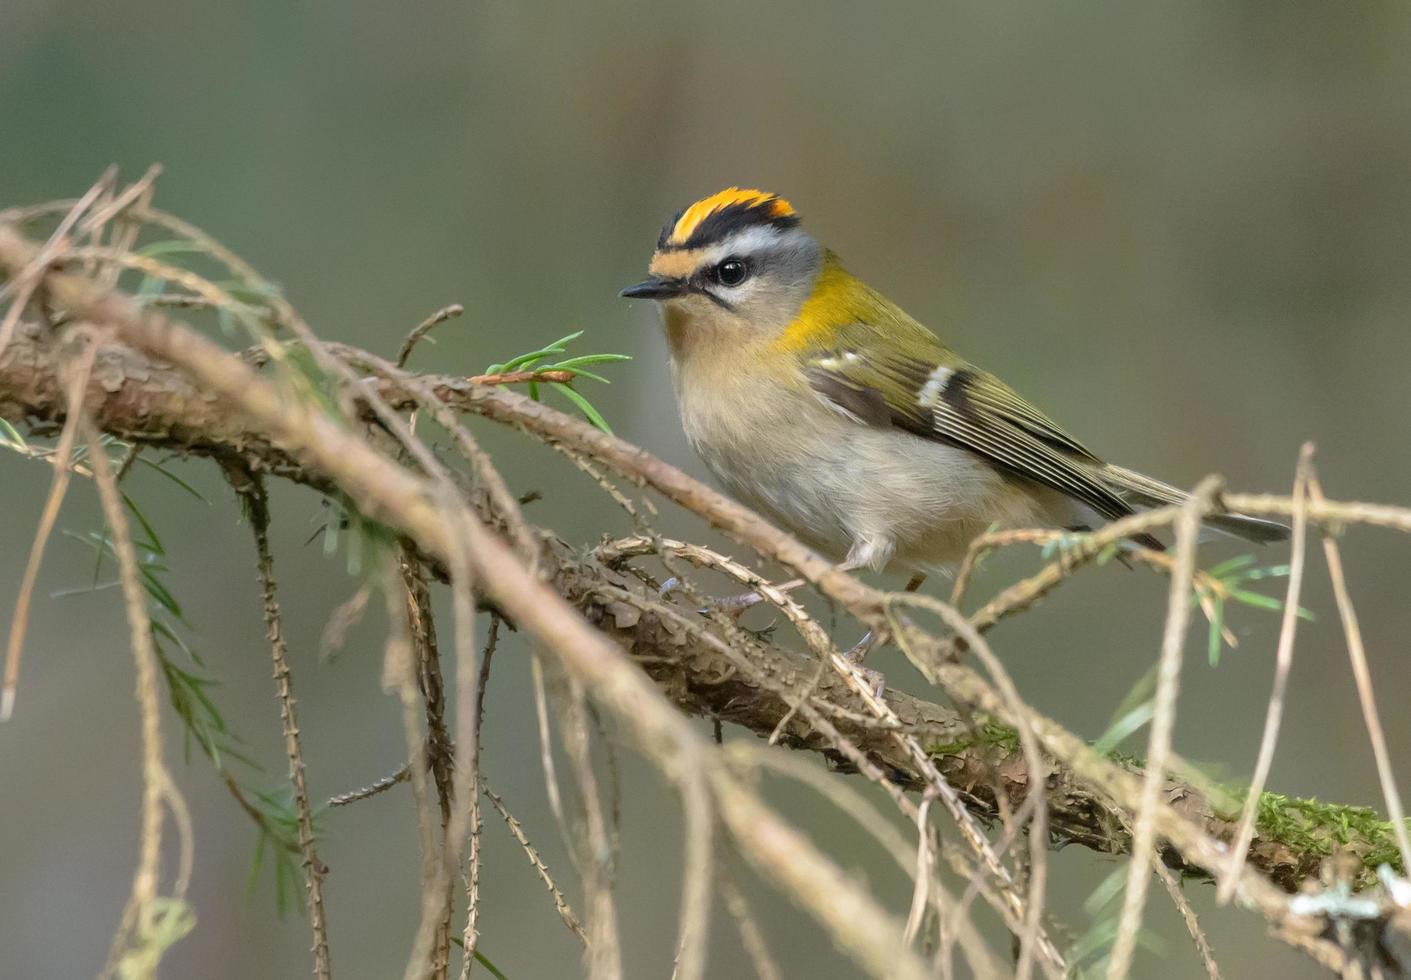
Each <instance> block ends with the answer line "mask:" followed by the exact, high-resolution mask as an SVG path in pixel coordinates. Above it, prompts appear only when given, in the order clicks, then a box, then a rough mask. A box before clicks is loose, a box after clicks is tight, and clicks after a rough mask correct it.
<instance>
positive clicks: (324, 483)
mask: <svg viewBox="0 0 1411 980" xmlns="http://www.w3.org/2000/svg"><path fill="white" fill-rule="evenodd" d="M0 254H2V253H0ZM57 356H58V355H57V350H56V349H55V348H54V347H53V346H52V345H51V344H50V343H49V342H47V341H46V339H45V338H44V337H43V335H42V331H41V328H40V327H39V326H38V325H35V324H21V326H20V328H19V330H18V331H17V333H16V336H15V340H14V341H13V342H12V343H11V345H10V347H9V348H7V349H6V350H4V351H0V416H3V417H5V418H7V419H10V420H13V421H15V422H17V423H26V424H28V426H29V427H30V428H31V430H32V431H35V432H39V433H43V432H56V431H58V429H59V427H61V426H62V424H63V421H64V418H65V398H64V393H63V386H62V381H61V378H60V376H59V371H58V367H59V366H58V363H57ZM423 380H424V381H425V382H426V383H427V384H428V385H430V386H432V387H433V388H434V389H435V390H436V391H438V392H442V393H446V394H448V395H450V394H454V395H455V396H456V398H457V402H456V404H457V407H459V408H461V409H463V410H466V411H476V412H481V413H483V414H485V415H487V416H489V417H492V418H495V419H497V420H501V421H505V422H506V423H509V424H514V423H515V422H516V421H517V420H524V421H523V422H522V424H523V425H525V426H526V427H531V426H532V427H533V428H534V431H536V432H541V433H568V432H575V433H576V432H577V431H578V430H580V429H586V430H587V431H586V432H584V433H582V437H583V438H584V439H585V440H587V441H596V440H598V439H599V438H600V437H601V438H603V439H606V438H609V437H605V436H602V434H601V433H597V432H596V430H592V429H589V428H588V427H587V426H585V425H583V424H582V423H580V422H578V421H577V420H576V419H572V418H570V417H568V416H566V415H563V414H562V413H558V412H555V411H553V410H552V409H550V408H547V407H546V406H543V405H540V404H539V403H537V402H534V401H531V400H530V399H528V398H525V397H523V396H521V395H518V394H516V393H515V392H512V391H504V390H500V389H495V388H486V389H472V388H470V387H469V386H466V385H465V384H464V381H463V380H462V379H458V378H454V377H445V376H423ZM387 387H388V389H389V390H391V386H387ZM87 405H88V408H89V412H90V415H91V416H92V418H93V419H94V422H95V424H97V425H99V426H100V427H101V428H102V429H103V430H104V431H106V432H108V433H110V434H112V435H114V436H117V437H118V438H121V439H124V440H126V441H130V442H134V443H138V444H141V445H145V446H149V447H151V448H153V449H159V450H168V451H171V452H176V453H185V454H190V455H196V456H207V457H212V458H215V459H218V460H219V459H227V460H231V459H233V460H238V461H241V462H243V463H247V464H249V465H250V466H251V467H252V468H254V469H255V470H257V471H259V472H263V473H267V474H270V475H273V476H278V477H281V478H285V479H289V480H293V481H295V482H298V483H301V484H304V485H307V486H310V487H313V488H315V489H318V490H321V491H326V490H330V489H331V488H332V483H331V481H329V480H328V479H327V478H326V477H325V476H324V475H323V474H322V473H320V472H319V471H317V470H314V469H311V468H309V467H307V466H305V465H303V464H301V463H300V462H298V461H297V460H296V459H295V458H294V457H293V456H292V455H291V454H290V453H289V452H288V451H287V450H286V449H284V448H283V447H281V446H280V445H278V444H276V443H275V442H274V441H272V440H271V439H270V438H269V435H268V434H267V433H266V432H264V431H263V430H261V429H260V428H259V427H257V426H255V425H252V424H251V422H250V421H249V420H248V419H246V418H244V417H242V416H239V415H237V414H234V413H232V412H230V411H229V410H228V409H227V408H226V407H224V406H223V405H222V403H221V402H220V400H219V399H217V398H216V397H215V396H214V395H213V394H212V393H210V392H209V391H208V390H206V391H203V390H201V389H200V388H199V387H198V386H197V385H196V384H195V383H193V382H192V381H191V380H189V378H188V377H187V376H186V375H185V374H184V373H182V372H181V371H179V370H177V369H176V368H174V367H173V366H172V365H170V364H168V363H163V362H160V361H155V360H153V359H152V358H150V357H147V356H145V355H143V354H141V353H139V352H137V351H135V350H133V349H131V348H129V347H126V346H121V345H115V344H107V345H104V346H102V347H100V348H99V350H98V354H97V358H96V361H95V364H94V369H93V378H92V380H91V381H90V382H89V386H88V391H87ZM638 453H639V457H638V458H641V459H643V460H645V461H647V463H646V465H647V466H648V469H649V471H655V469H656V466H657V464H659V463H660V461H657V460H654V459H652V458H651V457H649V456H647V455H646V454H645V453H644V452H642V451H640V450H638ZM660 466H661V467H666V464H660ZM683 479H688V478H684V477H683ZM696 487H698V488H699V491H704V492H712V491H709V490H708V488H705V487H701V486H700V485H699V484H696ZM687 489H688V491H689V490H690V489H691V488H689V487H688V488H687ZM687 496H688V497H689V493H688V494H687ZM1270 499H1271V500H1272V499H1275V498H1270ZM1325 507H1326V508H1327V513H1328V514H1329V515H1330V516H1331V517H1333V518H1334V519H1340V518H1342V516H1343V514H1344V510H1343V509H1342V505H1339V504H1334V503H1331V502H1330V503H1329V504H1327V505H1325ZM1308 511H1309V518H1310V520H1316V519H1317V517H1318V516H1319V510H1318V507H1317V506H1316V505H1314V504H1309V505H1308ZM760 523H761V525H762V522H760ZM762 526H767V525H762ZM1408 526H1411V524H1408ZM795 547H796V548H798V549H800V550H803V546H801V545H796V546H795ZM549 560H550V561H552V563H553V567H552V568H551V569H550V570H549V571H550V577H551V580H552V582H553V583H554V586H555V588H556V589H557V590H558V591H559V592H560V594H562V595H563V597H564V598H565V599H566V600H567V601H568V602H569V603H570V604H572V605H574V606H575V607H577V608H578V609H580V610H581V611H582V612H583V613H584V615H585V616H587V617H588V619H589V620H590V621H591V622H594V623H595V624H597V625H598V626H599V628H600V629H602V630H604V631H605V632H607V633H608V635H610V636H612V637H613V638H614V639H615V640H617V641H618V642H619V643H620V644H622V645H623V646H624V647H625V648H626V649H627V650H628V651H629V653H631V654H632V655H634V656H635V657H637V658H638V659H639V660H640V661H641V663H642V666H643V669H644V670H645V671H646V672H647V673H648V674H649V675H650V676H651V677H652V678H653V680H655V681H656V682H657V684H658V686H659V687H661V689H662V690H663V692H664V693H666V694H667V695H668V696H669V697H670V698H671V699H672V700H673V701H675V702H676V703H677V704H678V705H679V706H680V707H682V708H684V709H685V710H687V711H688V712H690V713H692V714H698V715H701V716H704V717H712V718H719V719H721V720H723V721H727V722H732V723H734V724H737V725H740V726H742V727H744V728H746V729H748V730H750V731H752V732H754V733H755V734H757V735H760V736H762V737H765V738H767V737H769V735H770V734H771V733H772V732H773V731H774V730H775V727H776V726H777V725H778V724H779V723H780V722H781V721H784V720H785V719H786V716H789V717H788V720H787V725H786V726H785V729H784V733H783V735H782V737H781V741H782V742H783V744H786V745H788V746H790V747H793V748H796V749H806V750H809V751H814V752H819V753H822V754H823V755H825V756H827V757H828V758H829V759H830V760H831V761H833V762H835V763H837V764H840V765H845V764H846V760H845V759H844V758H843V756H842V755H841V754H840V753H839V752H838V751H837V749H836V748H835V747H834V746H833V745H832V744H831V743H830V741H829V739H828V738H827V736H826V735H825V734H824V733H823V732H820V731H818V730H817V729H815V728H813V727H812V726H810V725H809V724H808V723H807V722H806V721H805V720H803V719H801V718H799V717H797V716H796V715H791V712H790V709H791V708H792V707H793V704H792V703H791V701H790V699H789V698H788V697H786V696H783V695H781V693H780V692H790V693H794V692H800V691H803V690H805V689H807V688H809V687H810V686H811V685H812V686H813V687H814V693H813V697H812V699H811V700H812V701H813V702H815V703H818V704H821V705H824V706H826V707H825V709H824V710H828V711H830V717H831V718H832V719H833V722H834V724H835V725H836V727H837V729H838V731H839V732H840V733H841V734H842V735H844V736H845V737H846V738H848V739H849V740H850V741H852V742H853V743H854V744H855V745H857V746H858V747H859V748H860V749H861V750H862V751H863V752H865V753H866V754H867V756H868V757H870V758H872V759H873V760H875V761H876V762H877V763H878V764H879V765H881V766H882V767H883V768H884V770H885V771H887V772H888V773H890V774H891V776H892V778H893V779H894V780H896V781H897V782H898V783H900V784H901V785H903V786H905V787H908V788H912V789H919V788H920V787H921V786H922V785H923V783H924V778H923V777H922V775H921V773H920V772H919V771H918V770H917V769H916V766H915V764H914V762H913V761H912V760H911V759H910V758H909V757H908V756H907V754H906V753H905V752H903V751H901V750H900V749H899V748H898V747H897V746H896V745H895V744H894V743H893V742H892V740H891V739H890V737H889V729H888V728H887V727H886V726H883V725H880V724H876V723H872V722H869V721H868V720H866V719H865V718H864V717H863V716H861V715H859V714H858V709H859V708H860V705H859V704H858V702H857V699H856V696H855V695H854V694H853V692H852V691H851V690H850V689H849V688H848V686H847V684H846V683H845V682H844V681H843V680H842V679H841V678H840V677H838V676H837V675H835V674H825V675H824V676H822V677H821V678H819V679H818V680H817V682H816V684H815V678H816V677H817V674H818V672H817V663H816V661H815V660H813V659H811V658H808V657H805V656H801V655H800V654H798V653H795V652H793V651H789V650H786V649H783V648H781V647H779V646H775V645H765V647H764V650H765V655H764V656H762V657H759V658H757V666H758V667H759V669H760V670H761V671H762V672H763V673H764V674H765V675H766V676H767V677H768V678H769V680H770V683H769V684H768V685H756V684H752V683H749V682H748V681H746V680H745V679H744V678H742V677H740V676H738V673H737V672H736V671H735V670H734V669H733V668H732V666H731V664H730V662H729V660H728V658H726V657H725V656H724V655H722V654H721V653H720V652H719V650H718V649H717V648H716V647H715V646H713V645H711V644H708V643H704V642H702V641H701V640H700V639H699V637H698V636H696V635H694V634H693V633H691V632H690V631H688V630H685V629H683V628H681V627H680V626H679V625H677V624H676V623H674V622H672V621H671V620H669V619H664V618H663V617H662V616H660V615H659V614H657V613H655V612H652V611H645V612H644V611H642V610H641V609H639V608H636V607H634V606H630V605H628V604H626V603H624V602H621V601H613V600H609V599H604V598H603V597H602V595H601V593H602V591H603V587H604V586H605V585H606V586H612V587H614V588H617V589H620V590H622V591H626V592H636V593H638V594H640V593H641V591H642V589H641V585H640V582H639V581H638V579H636V578H635V577H633V576H632V575H630V574H629V573H627V572H624V571H622V570H620V569H618V568H614V567H612V566H609V565H607V564H605V563H603V562H602V561H599V560H597V559H595V558H594V557H593V556H592V555H591V554H587V553H579V552H575V551H573V550H571V549H568V548H566V547H564V546H562V545H556V546H552V547H551V548H550V550H549ZM819 561H821V559H819ZM824 564H826V563H824ZM829 567H830V569H831V566H829ZM843 578H845V579H848V577H847V576H843ZM848 581H852V580H851V579H848ZM859 587H860V588H863V589H865V586H860V584H859ZM886 702H887V704H888V705H889V706H890V707H891V709H892V711H893V712H894V713H895V714H896V716H897V718H898V719H899V720H900V722H901V724H902V726H903V728H904V729H905V730H906V731H907V732H909V733H910V734H912V735H914V736H915V737H916V738H917V740H918V741H919V742H920V743H921V745H922V746H923V747H926V748H927V749H928V751H929V752H930V754H931V757H932V759H933V760H934V761H935V764H936V766H937V767H938V768H939V769H940V771H941V773H942V774H943V775H944V776H945V777H946V778H947V780H949V781H950V782H952V783H953V784H954V785H956V786H957V787H959V788H961V790H962V791H963V792H965V793H966V794H967V796H968V797H969V798H970V799H971V801H972V803H974V804H975V805H976V806H978V807H979V808H980V812H982V813H984V814H985V815H987V816H988V815H993V814H994V813H995V812H996V811H997V801H996V800H995V799H994V794H993V791H992V790H991V788H990V787H991V786H992V785H996V784H997V785H999V786H1001V787H1003V788H1004V790H1005V791H1006V792H1007V793H1008V794H1009V796H1010V802H1012V803H1014V804H1015V805H1017V804H1018V803H1019V802H1021V801H1022V799H1023V797H1024V796H1025V794H1026V787H1027V785H1028V774H1027V769H1026V767H1025V764H1024V760H1023V757H1022V754H1021V753H1019V752H1018V751H1017V748H1016V747H1015V745H1014V742H1013V741H1012V738H1011V737H1010V736H1009V735H1007V734H1006V733H1003V732H997V731H993V730H991V731H989V732H988V733H987V732H986V731H984V730H982V731H981V732H979V733H978V734H977V733H975V732H972V731H971V729H970V727H969V726H968V725H967V724H966V723H965V722H964V721H963V719H962V718H961V717H960V715H959V714H958V713H956V712H955V711H953V710H951V709H948V708H944V707H942V706H940V705H937V704H935V703H933V702H928V701H925V700H922V699H919V698H916V697H912V696H911V695H908V694H906V693H903V692H900V691H894V690H889V691H887V692H886ZM1128 768H1129V769H1130V767H1128ZM1049 783H1050V788H1049V791H1048V796H1049V819H1050V825H1051V831H1052V833H1053V834H1054V835H1055V838H1056V839H1057V840H1058V841H1062V842H1071V843H1076V844H1080V845H1083V846H1085V847H1090V848H1093V849H1095V850H1099V851H1104V852H1112V853H1123V852H1126V851H1127V849H1128V848H1129V846H1130V841H1129V839H1128V837H1127V835H1126V833H1125V831H1123V830H1121V829H1120V828H1121V821H1120V820H1118V819H1117V817H1118V816H1119V815H1120V814H1119V812H1118V811H1117V810H1115V809H1114V808H1113V807H1112V806H1111V804H1110V803H1108V802H1107V801H1106V800H1105V799H1104V798H1103V797H1102V795H1101V794H1099V793H1097V792H1095V791H1094V789H1093V788H1092V787H1091V785H1089V784H1086V783H1085V782H1084V781H1083V780H1082V779H1081V778H1079V777H1078V776H1077V775H1075V774H1074V773H1073V772H1072V771H1071V770H1070V769H1068V768H1065V767H1063V766H1059V767H1057V768H1055V769H1054V771H1052V772H1051V773H1050V775H1049ZM1163 798H1165V799H1168V800H1175V801H1177V803H1176V806H1177V808H1178V810H1179V811H1180V812H1181V813H1182V814H1183V815H1184V816H1185V817H1186V818H1187V819H1189V820H1191V821H1192V822H1193V823H1194V824H1195V825H1197V826H1199V827H1200V828H1201V829H1202V831H1203V832H1204V833H1205V834H1207V835H1208V836H1210V837H1212V838H1214V839H1216V840H1232V839H1234V836H1235V832H1236V826H1237V821H1236V820H1235V819H1234V816H1235V815H1234V814H1230V813H1226V812H1223V811H1220V810H1218V809H1217V808H1216V805H1215V804H1214V803H1212V801H1211V800H1209V799H1208V798H1207V796H1206V795H1205V794H1203V793H1201V792H1200V791H1199V790H1198V789H1196V788H1195V787H1194V786H1192V785H1190V784H1189V783H1186V782H1183V781H1181V780H1177V779H1168V780H1167V781H1166V782H1165V784H1164V788H1163ZM1310 833H1311V837H1310V839H1309V841H1308V846H1305V847H1302V848H1299V847H1293V846H1290V845H1289V844H1288V843H1287V842H1284V841H1281V840H1277V839H1267V838H1261V837H1260V836H1259V835H1257V834H1256V837H1255V840H1254V841H1253V843H1252V844H1251V847H1250V853H1249V861H1250V863H1251V865H1252V866H1253V867H1255V868H1257V869H1259V870H1260V871H1262V872H1264V873H1265V874H1266V875H1267V876H1268V877H1269V878H1271V879H1272V880H1273V881H1274V882H1276V883H1277V884H1278V885H1279V886H1280V887H1282V888H1285V889H1289V890H1293V889H1295V888H1296V887H1297V886H1298V885H1299V884H1300V883H1301V882H1303V881H1304V880H1306V879H1308V878H1309V877H1310V876H1312V875H1314V874H1315V873H1316V871H1317V868H1318V866H1319V864H1320V862H1321V861H1322V859H1323V857H1324V856H1325V855H1326V853H1328V851H1329V850H1330V849H1331V847H1332V845H1333V844H1334V843H1335V838H1334V835H1333V828H1322V829H1320V828H1316V827H1315V828H1310ZM1376 846H1377V844H1376V842H1373V841H1370V840H1361V839H1358V838H1356V837H1354V838H1353V839H1352V840H1351V841H1350V842H1349V843H1348V844H1347V847H1349V848H1350V849H1351V850H1352V851H1354V852H1358V851H1361V852H1364V853H1365V852H1369V851H1371V850H1373V849H1374V848H1375V847H1376Z"/></svg>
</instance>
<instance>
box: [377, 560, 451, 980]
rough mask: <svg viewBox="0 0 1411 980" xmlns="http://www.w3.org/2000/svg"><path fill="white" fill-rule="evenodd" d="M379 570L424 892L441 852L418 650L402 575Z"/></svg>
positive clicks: (417, 955) (418, 953) (412, 979)
mask: <svg viewBox="0 0 1411 980" xmlns="http://www.w3.org/2000/svg"><path fill="white" fill-rule="evenodd" d="M382 574H383V585H382V594H383V599H384V601H385V602H386V605H387V623H388V628H387V641H386V649H385V652H384V654H383V658H382V688H383V690H385V691H387V692H388V693H389V694H395V695H396V696H397V699H398V701H399V702H400V704H401V708H402V712H401V714H402V719H401V720H402V735H403V738H404V739H405V741H406V750H407V767H408V773H409V778H410V779H411V784H412V799H413V801H414V803H415V805H416V825H417V853H418V854H419V855H420V858H421V869H420V870H421V874H420V878H421V882H422V886H423V891H425V889H426V887H427V883H428V882H430V881H432V880H433V879H434V878H435V877H436V867H437V865H438V863H439V862H440V860H441V854H440V846H439V845H440V837H439V836H438V835H437V834H436V833H435V831H434V830H433V823H432V818H431V800H430V797H431V794H430V787H429V786H428V785H427V776H428V775H429V773H430V768H431V766H430V759H429V758H428V756H427V752H426V742H425V740H424V738H423V737H422V734H421V731H420V726H419V724H418V711H417V701H418V700H419V698H418V696H417V668H416V654H415V652H414V649H413V644H412V638H411V635H410V629H409V624H408V621H407V616H406V608H405V603H404V602H399V601H398V594H399V593H400V592H401V591H402V590H401V589H400V588H399V585H400V578H399V575H398V573H397V571H396V570H395V569H394V568H393V567H392V562H391V561H390V560H389V561H388V562H387V566H386V567H385V568H384V569H383V570H382ZM424 911H425V909H424V907H423V912H424ZM424 918H425V915H423V919H424ZM431 938H432V937H427V936H424V935H423V932H422V930H421V929H420V928H418V930H417V935H416V938H415V939H414V940H413V943H412V951H411V954H410V956H409V957H408V960H407V967H406V970H405V972H404V974H403V975H404V978H405V980H419V978H420V977H422V976H424V974H425V970H426V966H427V961H428V957H429V955H430V952H431V949H430V942H431Z"/></svg>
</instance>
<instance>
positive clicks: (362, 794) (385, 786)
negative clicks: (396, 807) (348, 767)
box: [327, 762, 412, 806]
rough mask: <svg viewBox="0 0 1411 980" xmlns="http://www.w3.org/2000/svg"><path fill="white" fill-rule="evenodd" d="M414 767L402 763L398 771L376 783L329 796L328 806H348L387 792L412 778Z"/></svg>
mask: <svg viewBox="0 0 1411 980" xmlns="http://www.w3.org/2000/svg"><path fill="white" fill-rule="evenodd" d="M411 776H412V767H411V765H410V764H409V763H406V762H404V763H402V765H401V766H400V768H398V769H397V771H396V772H394V773H392V774H391V775H389V776H383V777H382V778H381V779H379V780H377V782H375V783H371V784H369V785H367V786H364V787H363V788H362V789H355V790H351V791H350V792H347V793H340V794H339V795H338V796H330V797H329V798H328V804H327V805H328V806H348V805H349V804H350V803H357V802H358V801H359V800H366V799H368V798H369V797H373V796H377V795H378V794H380V793H385V792H387V791H388V790H389V789H391V788H392V787H393V786H396V785H397V784H398V783H405V782H406V781H407V780H408V779H411Z"/></svg>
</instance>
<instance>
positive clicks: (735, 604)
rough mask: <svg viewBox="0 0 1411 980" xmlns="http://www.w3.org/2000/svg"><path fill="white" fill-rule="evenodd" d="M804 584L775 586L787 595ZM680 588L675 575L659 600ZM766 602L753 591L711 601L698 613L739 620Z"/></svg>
mask: <svg viewBox="0 0 1411 980" xmlns="http://www.w3.org/2000/svg"><path fill="white" fill-rule="evenodd" d="M802 584H803V580H802V579H793V580H791V581H789V582H785V583H783V584H781V585H777V586H775V588H776V589H777V590H778V591H779V592H782V593H784V594H785V595H787V594H788V593H790V592H792V591H793V590H794V589H796V588H798V587H799V586H800V585H802ZM680 587H681V580H680V579H679V578H677V577H676V576H674V575H673V576H672V577H671V578H669V579H667V580H666V581H665V582H663V583H662V585H661V589H660V591H659V592H658V593H657V596H658V598H661V599H665V598H666V597H667V596H669V595H671V593H673V592H675V591H676V590H677V589H679V588H680ZM765 601H767V600H766V599H765V597H764V596H763V595H762V594H761V593H759V592H757V591H753V590H752V591H750V592H741V593H740V594H739V595H731V596H722V597H720V598H717V599H711V600H710V605H709V606H707V607H706V608H704V609H699V610H697V611H698V612H699V613H700V614H701V615H702V616H708V615H710V614H711V613H712V612H723V613H725V615H727V616H729V617H730V618H731V619H734V620H738V619H739V618H740V617H741V616H743V615H744V614H745V613H746V612H748V611H749V610H751V609H753V608H754V607H755V606H757V605H759V604H760V603H761V602H765Z"/></svg>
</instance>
